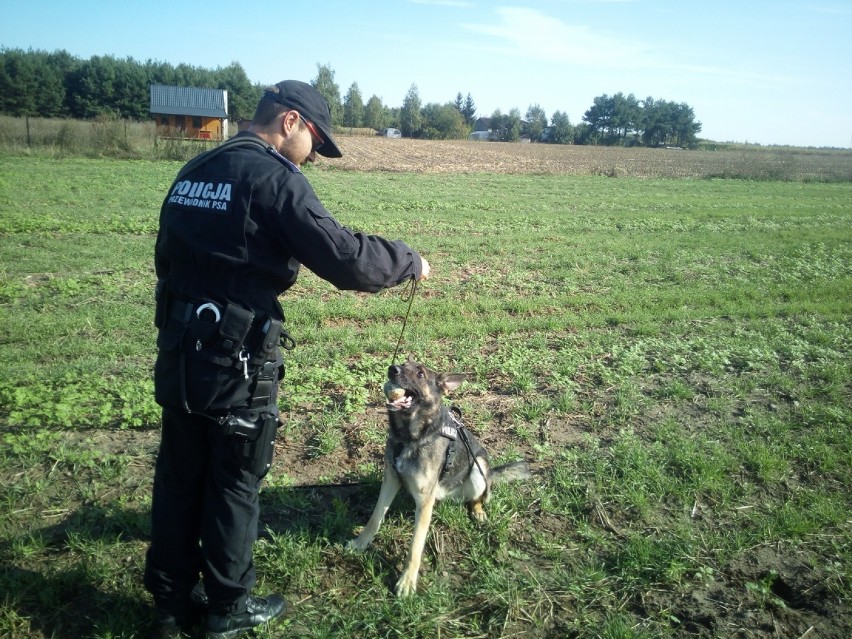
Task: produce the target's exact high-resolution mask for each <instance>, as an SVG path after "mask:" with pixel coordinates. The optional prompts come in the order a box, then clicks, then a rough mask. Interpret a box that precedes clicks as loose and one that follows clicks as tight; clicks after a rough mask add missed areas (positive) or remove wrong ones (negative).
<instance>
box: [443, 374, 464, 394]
mask: <svg viewBox="0 0 852 639" xmlns="http://www.w3.org/2000/svg"><path fill="white" fill-rule="evenodd" d="M465 378H466V376H465V375H464V374H463V373H442V374H441V375H438V388H440V389H441V392H443V393H448V392H450V391H454V390H456V389H457V388H458V387H459V386H461V385H462V382H463V381H464V380H465Z"/></svg>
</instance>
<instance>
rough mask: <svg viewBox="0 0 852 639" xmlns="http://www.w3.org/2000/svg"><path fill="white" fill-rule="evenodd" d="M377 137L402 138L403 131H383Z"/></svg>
mask: <svg viewBox="0 0 852 639" xmlns="http://www.w3.org/2000/svg"><path fill="white" fill-rule="evenodd" d="M377 135H378V136H379V137H383V138H401V137H402V131H400V130H399V129H382V130H381V131H379V132H378V134H377Z"/></svg>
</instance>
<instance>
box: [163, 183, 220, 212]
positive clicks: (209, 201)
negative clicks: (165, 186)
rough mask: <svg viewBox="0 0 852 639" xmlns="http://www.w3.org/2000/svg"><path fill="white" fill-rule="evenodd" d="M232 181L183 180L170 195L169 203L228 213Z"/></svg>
mask: <svg viewBox="0 0 852 639" xmlns="http://www.w3.org/2000/svg"><path fill="white" fill-rule="evenodd" d="M232 186H233V185H232V183H231V182H196V181H193V180H181V181H180V182H178V183H176V184H175V186H174V188H173V189H172V192H171V194H170V195H169V200H168V203H169V204H176V205H178V206H187V207H190V208H195V209H207V210H209V211H211V212H214V213H227V212H228V210H229V208H230V204H231V190H232Z"/></svg>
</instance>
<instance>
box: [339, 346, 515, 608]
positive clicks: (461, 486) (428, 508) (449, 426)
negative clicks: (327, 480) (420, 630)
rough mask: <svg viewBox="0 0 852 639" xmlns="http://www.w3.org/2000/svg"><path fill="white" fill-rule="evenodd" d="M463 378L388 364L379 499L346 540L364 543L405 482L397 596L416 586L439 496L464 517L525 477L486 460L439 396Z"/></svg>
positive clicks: (481, 517) (357, 546) (481, 514)
mask: <svg viewBox="0 0 852 639" xmlns="http://www.w3.org/2000/svg"><path fill="white" fill-rule="evenodd" d="M464 379H465V376H464V375H463V374H458V373H435V372H434V371H431V370H429V369H428V368H426V367H425V366H423V365H422V364H418V363H416V362H414V361H412V360H411V359H410V358H409V360H408V361H407V362H406V363H405V364H403V365H402V366H391V367H390V368H389V369H388V380H387V382H385V386H384V391H385V396H386V397H387V400H388V403H387V409H388V418H389V422H390V427H389V429H388V437H387V442H386V445H385V472H384V479H383V480H382V487H381V490H380V491H379V500H378V502H377V503H376V507H375V509H374V510H373V514H372V516H371V517H370V520H369V521H368V522H367V524H366V526H364V530H363V532H361V534H360V535H358V537H356V538H355V539H353V540H352V541H350V542H349V544H348V546H347V547H348V548H349V549H351V550H364V549H365V548H367V546H369V545H370V542H371V541H372V540H373V537H375V535H376V533H377V532H378V530H379V526H381V524H382V520H383V519H384V517H385V514H386V513H387V511H388V508H389V507H390V505H391V503H392V502H393V499H394V497H395V496H396V494H397V492H398V491H399V489H400V486H403V485H404V486H405V488H406V490H407V491H408V492H409V493H410V494H411V496H412V497H413V498H414V504H415V511H414V538H413V539H412V542H411V549H410V550H409V553H408V559H407V560H406V565H405V570H404V571H403V573H402V575H401V576H400V577H399V581H397V584H396V594H397V596H399V597H405V596H408V595H412V594H414V593H415V592H416V590H417V576H418V573H419V572H420V562H421V559H422V557H423V547H424V545H425V543H426V534H427V533H428V532H429V524H430V521H431V519H432V508H433V506H434V505H435V502H436V501H438V500H440V499H443V498H445V497H450V498H455V499H461V500H463V501H464V502H465V503H466V504H467V507H468V513H469V514H470V516H471V517H472V518H473V519H475V520H477V521H480V522H484V521H485V520H486V519H487V517H486V514H485V510H484V509H483V505H484V504H485V503H487V502H488V500H489V498H490V497H491V486H492V484H493V483H494V482H498V481H503V482H505V481H512V480H517V479H526V478H528V477H530V471H529V467H528V466H527V464H526V462H523V461H519V462H514V463H511V464H507V465H505V466H500V467H498V468H491V467H490V466H489V464H488V453H487V452H486V451H485V449H484V448H483V447H482V445H481V444H480V443H479V441H477V439H476V438H475V437H474V436H473V435H472V434H471V433H470V431H468V430H467V429H466V428H465V427H464V426H463V425H462V423H461V420H460V419H459V416H458V415H459V414H458V413H457V411H455V410H454V409H451V408H450V407H448V406H447V405H445V404H444V403H443V401H442V397H443V395H444V393H447V392H449V391H452V390H455V389H456V388H458V387H459V386H460V385H461V383H462V382H463V381H464Z"/></svg>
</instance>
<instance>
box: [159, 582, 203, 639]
mask: <svg viewBox="0 0 852 639" xmlns="http://www.w3.org/2000/svg"><path fill="white" fill-rule="evenodd" d="M206 613H207V593H206V592H205V591H204V584H203V583H202V582H200V581H199V582H198V583H197V584H195V587H194V588H193V589H192V591H191V592H190V593H189V600H188V602H187V601H181V600H173V599H161V600H159V601H157V602H156V620H155V621H154V630H153V631H152V633H151V639H178V638H181V639H182V638H184V637H192V636H194V635H195V630H196V629H197V628H198V627H200V626H201V623H202V622H203V621H204V615H205V614H206Z"/></svg>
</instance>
